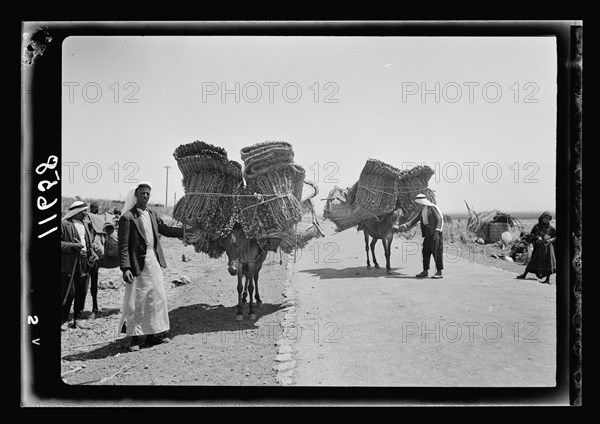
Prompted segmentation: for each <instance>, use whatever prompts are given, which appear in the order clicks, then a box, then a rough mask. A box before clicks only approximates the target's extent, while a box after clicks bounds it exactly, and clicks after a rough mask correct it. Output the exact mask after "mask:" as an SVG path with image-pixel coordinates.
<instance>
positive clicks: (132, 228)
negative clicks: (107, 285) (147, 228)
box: [118, 207, 183, 276]
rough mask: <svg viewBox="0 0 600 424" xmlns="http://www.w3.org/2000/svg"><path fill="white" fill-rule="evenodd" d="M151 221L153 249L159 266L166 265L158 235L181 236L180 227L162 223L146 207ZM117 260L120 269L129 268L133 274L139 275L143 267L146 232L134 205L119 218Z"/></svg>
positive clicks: (164, 266)
mask: <svg viewBox="0 0 600 424" xmlns="http://www.w3.org/2000/svg"><path fill="white" fill-rule="evenodd" d="M147 211H148V213H149V215H150V221H151V222H152V232H153V234H154V250H155V252H156V255H157V259H158V263H159V264H160V266H161V267H163V268H166V267H167V261H166V260H165V256H164V254H163V250H162V247H161V246H160V241H159V239H158V235H159V234H162V235H163V236H165V237H183V229H182V228H172V227H169V226H167V225H165V224H164V222H163V220H162V219H160V217H158V216H156V213H155V212H154V211H153V210H151V209H147ZM118 237H119V261H120V264H119V265H120V268H121V271H125V270H127V269H129V270H130V271H131V273H132V274H133V275H134V276H137V275H140V273H141V272H142V270H143V269H144V260H145V258H146V244H147V243H146V234H145V232H144V226H143V224H142V219H141V217H140V214H139V211H138V209H137V208H136V207H133V208H132V209H130V210H128V211H126V212H125V213H124V214H123V215H122V216H121V218H120V219H119V229H118Z"/></svg>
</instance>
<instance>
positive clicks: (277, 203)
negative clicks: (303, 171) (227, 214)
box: [236, 184, 302, 238]
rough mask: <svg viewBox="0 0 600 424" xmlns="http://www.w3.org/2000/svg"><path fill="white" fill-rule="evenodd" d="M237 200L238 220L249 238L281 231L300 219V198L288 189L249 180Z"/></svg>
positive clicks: (266, 235) (267, 235)
mask: <svg viewBox="0 0 600 424" xmlns="http://www.w3.org/2000/svg"><path fill="white" fill-rule="evenodd" d="M273 191H274V192H273ZM236 202H237V208H238V211H239V214H238V221H239V222H240V224H241V225H242V229H243V230H244V233H245V234H246V237H249V238H252V237H255V238H262V237H269V236H270V235H272V234H276V233H281V232H283V231H286V230H288V229H289V228H291V227H293V226H294V225H295V224H296V223H297V222H299V221H300V220H301V219H302V210H301V207H300V202H299V201H298V199H296V197H295V196H294V195H293V194H292V193H291V192H290V191H289V190H272V189H270V188H269V186H268V185H266V186H264V185H261V184H251V185H249V186H247V187H245V188H244V189H243V190H242V193H241V195H240V196H238V197H237V200H236Z"/></svg>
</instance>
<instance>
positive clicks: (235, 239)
mask: <svg viewBox="0 0 600 424" xmlns="http://www.w3.org/2000/svg"><path fill="white" fill-rule="evenodd" d="M245 238H246V236H245V235H244V231H243V230H242V226H241V225H240V224H238V223H236V224H235V225H234V226H233V230H232V231H231V233H229V235H228V236H227V237H225V238H223V239H222V240H221V245H222V246H223V248H224V249H225V253H226V254H227V271H229V274H231V275H237V267H238V261H239V259H240V244H241V243H242V241H243V240H245Z"/></svg>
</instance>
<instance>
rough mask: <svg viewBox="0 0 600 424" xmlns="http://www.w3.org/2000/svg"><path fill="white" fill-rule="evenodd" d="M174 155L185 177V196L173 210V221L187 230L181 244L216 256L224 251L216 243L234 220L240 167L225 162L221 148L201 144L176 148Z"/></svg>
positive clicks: (228, 161) (226, 159)
mask: <svg viewBox="0 0 600 424" xmlns="http://www.w3.org/2000/svg"><path fill="white" fill-rule="evenodd" d="M173 156H174V157H175V160H176V161H177V165H178V166H179V169H180V171H181V172H182V174H183V176H184V178H183V187H184V196H183V197H182V198H180V199H179V201H178V202H177V204H176V205H175V208H174V210H173V218H175V219H176V220H177V221H179V222H182V223H183V224H184V227H185V228H186V232H185V237H184V243H186V244H193V245H194V246H195V249H196V251H198V252H200V251H201V252H204V253H207V254H209V255H210V256H211V257H218V256H220V255H221V254H222V253H223V251H221V250H220V247H219V243H218V242H217V240H218V239H219V238H220V237H223V236H226V235H227V234H229V233H230V232H231V229H232V227H233V224H235V222H236V219H237V211H236V202H235V197H234V195H235V194H237V193H238V192H239V190H240V186H241V185H242V183H243V180H242V166H241V164H239V163H238V162H235V161H232V160H228V158H227V152H226V151H225V150H224V149H223V148H220V147H216V146H213V145H210V144H208V143H205V142H202V141H195V142H193V143H189V144H184V145H181V146H179V147H177V149H175V152H174V153H173ZM215 255H216V256H215Z"/></svg>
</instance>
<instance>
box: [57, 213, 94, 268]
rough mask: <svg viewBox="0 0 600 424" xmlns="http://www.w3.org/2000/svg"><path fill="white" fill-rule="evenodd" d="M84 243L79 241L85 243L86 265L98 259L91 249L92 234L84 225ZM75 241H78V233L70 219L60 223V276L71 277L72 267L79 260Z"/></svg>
mask: <svg viewBox="0 0 600 424" xmlns="http://www.w3.org/2000/svg"><path fill="white" fill-rule="evenodd" d="M84 227H85V241H84V240H81V242H82V243H85V245H86V249H87V258H88V263H92V262H94V261H96V260H97V259H98V256H97V255H96V253H94V249H93V248H92V239H93V238H92V234H91V233H90V230H89V228H88V226H87V225H85V222H84ZM76 240H79V232H78V231H77V228H75V224H73V221H72V220H71V219H63V220H61V221H60V250H61V260H60V270H61V274H62V275H64V276H67V277H70V276H71V273H72V272H73V267H74V266H75V261H77V259H78V258H79V249H78V248H77V246H78V244H79V243H77V241H76Z"/></svg>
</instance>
